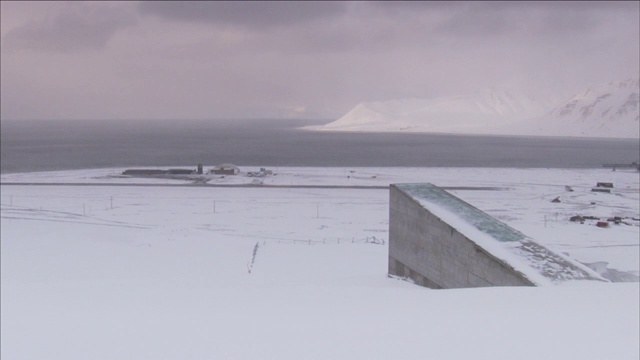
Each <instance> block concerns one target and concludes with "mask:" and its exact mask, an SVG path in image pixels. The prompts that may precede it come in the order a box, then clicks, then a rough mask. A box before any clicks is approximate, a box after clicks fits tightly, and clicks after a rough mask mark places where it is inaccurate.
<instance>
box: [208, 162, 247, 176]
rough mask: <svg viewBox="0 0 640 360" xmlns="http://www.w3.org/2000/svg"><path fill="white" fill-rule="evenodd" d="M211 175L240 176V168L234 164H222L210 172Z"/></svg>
mask: <svg viewBox="0 0 640 360" xmlns="http://www.w3.org/2000/svg"><path fill="white" fill-rule="evenodd" d="M209 173H210V174H215V175H238V174H239V173H240V168H238V167H237V166H235V165H233V164H220V165H218V166H216V167H214V168H213V169H211V170H209Z"/></svg>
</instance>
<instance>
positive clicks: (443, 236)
mask: <svg viewBox="0 0 640 360" xmlns="http://www.w3.org/2000/svg"><path fill="white" fill-rule="evenodd" d="M389 206H390V213H389V274H390V275H394V276H399V277H403V278H409V279H411V280H413V281H414V282H415V283H416V284H418V285H422V286H426V287H430V288H434V289H441V288H467V287H481V286H531V285H534V283H533V282H532V281H530V280H529V279H527V277H526V276H525V275H524V274H522V273H520V272H518V271H516V270H515V269H513V268H512V267H511V266H510V265H508V264H507V263H505V262H503V261H502V260H500V259H498V258H496V257H495V256H493V255H491V254H490V253H489V252H487V251H486V250H484V249H482V248H480V247H479V246H478V245H477V244H476V243H474V242H473V241H471V240H470V239H468V238H467V237H466V236H464V235H463V234H461V233H460V232H459V231H458V230H456V229H455V228H454V227H453V226H451V225H450V224H448V223H446V222H444V221H443V220H441V219H440V218H438V217H436V216H435V215H434V214H432V213H431V212H430V211H429V210H427V209H426V208H425V207H423V206H422V205H421V204H420V203H419V202H418V201H416V199H414V198H413V197H411V196H409V195H407V194H406V193H404V192H402V191H401V190H399V189H398V188H397V187H396V186H394V185H392V186H391V190H390V203H389Z"/></svg>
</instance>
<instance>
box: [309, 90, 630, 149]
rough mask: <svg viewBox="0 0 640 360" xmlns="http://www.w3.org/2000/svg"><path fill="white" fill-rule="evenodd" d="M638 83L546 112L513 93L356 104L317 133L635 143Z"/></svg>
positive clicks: (582, 96)
mask: <svg viewBox="0 0 640 360" xmlns="http://www.w3.org/2000/svg"><path fill="white" fill-rule="evenodd" d="M639 101H640V81H639V80H638V79H637V78H635V79H634V78H631V79H627V80H622V81H612V82H610V83H608V84H604V85H597V86H592V87H589V88H587V89H585V90H583V91H581V92H579V93H577V94H576V95H574V96H573V97H571V98H569V99H568V100H565V101H563V102H561V103H560V104H559V105H557V106H555V107H552V106H549V104H546V103H543V102H540V101H536V100H533V99H530V98H528V97H527V96H525V95H522V94H520V93H518V92H515V91H513V90H508V89H504V88H485V89H482V90H480V91H478V92H476V93H474V94H470V95H462V96H448V97H437V98H430V99H417V98H410V99H396V100H389V101H377V102H362V103H359V104H357V105H356V106H355V107H354V108H353V109H351V110H350V111H349V112H347V113H346V114H345V115H344V116H342V117H341V118H339V119H337V120H335V121H333V122H331V123H328V124H325V125H322V126H313V127H307V129H309V130H318V131H356V132H426V133H457V134H483V135H485V134H495V135H524V136H527V135H533V136H536V135H537V136H579V137H584V136H586V137H612V138H639V137H640V115H639V113H638V109H639Z"/></svg>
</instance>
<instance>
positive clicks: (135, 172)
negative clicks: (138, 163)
mask: <svg viewBox="0 0 640 360" xmlns="http://www.w3.org/2000/svg"><path fill="white" fill-rule="evenodd" d="M165 174H167V171H166V170H159V169H127V170H125V171H124V172H123V173H122V175H130V176H153V175H165Z"/></svg>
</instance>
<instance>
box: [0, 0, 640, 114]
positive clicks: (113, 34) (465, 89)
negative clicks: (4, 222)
mask: <svg viewBox="0 0 640 360" xmlns="http://www.w3.org/2000/svg"><path fill="white" fill-rule="evenodd" d="M0 4H1V16H2V18H1V20H2V21H1V23H0V25H1V32H2V38H1V47H2V48H1V50H2V51H1V54H0V56H1V67H2V73H1V93H0V94H1V117H2V119H27V118H36V119H116V118H119V119H142V118H163V119H167V118H168V119H191V118H194V119H215V118H283V117H286V118H325V119H334V118H337V117H339V116H341V115H343V114H344V113H345V112H347V111H348V110H350V109H351V108H352V107H353V106H355V105H356V104H357V103H359V102H362V101H380V100H391V99H402V98H411V97H414V98H427V97H433V96H445V95H462V94H467V93H472V92H475V91H477V90H479V89H481V88H483V87H491V86H498V87H506V88H511V89H514V90H517V91H521V92H523V93H525V94H527V95H529V96H532V97H536V98H545V99H548V98H562V97H566V96H569V95H572V94H573V93H575V92H576V91H579V90H582V89H583V88H585V87H587V86H589V85H592V84H599V83H606V82H609V81H614V80H623V79H627V78H631V77H638V73H639V66H640V65H639V63H640V58H639V53H640V49H639V46H640V45H639V44H640V39H639V37H640V29H639V22H640V20H639V19H640V12H639V2H637V1H630V2H528V3H523V2H453V3H449V2H186V1H182V2H164V1H163V2H140V3H138V2H22V1H21V2H11V1H2V2H1V3H0ZM548 100H550V99H548Z"/></svg>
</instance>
